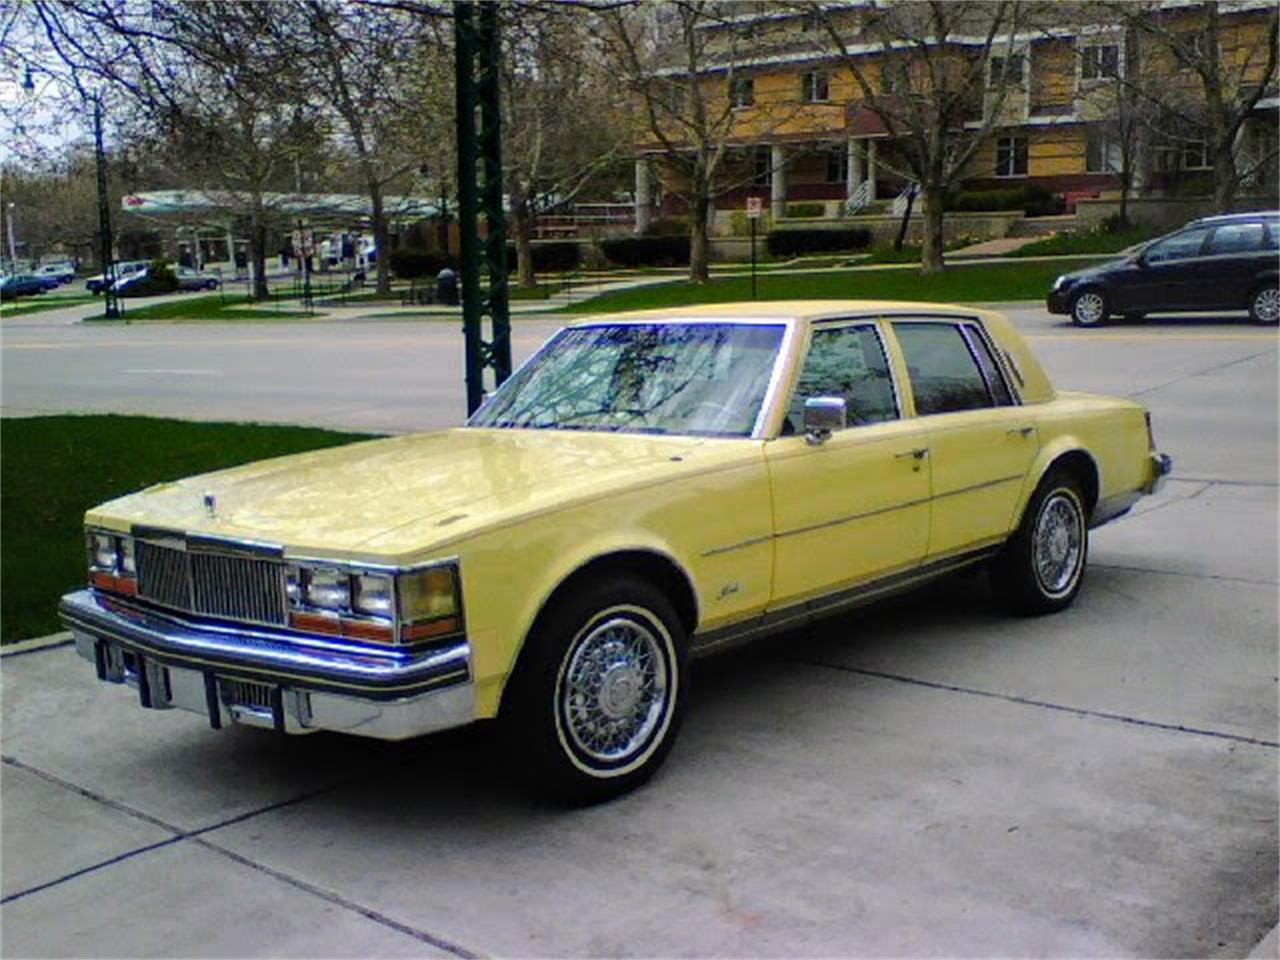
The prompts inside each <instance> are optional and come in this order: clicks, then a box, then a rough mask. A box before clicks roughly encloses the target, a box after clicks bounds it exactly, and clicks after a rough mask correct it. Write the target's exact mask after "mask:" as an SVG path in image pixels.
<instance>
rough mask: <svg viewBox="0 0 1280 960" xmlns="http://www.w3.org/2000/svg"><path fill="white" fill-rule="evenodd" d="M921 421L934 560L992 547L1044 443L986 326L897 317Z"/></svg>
mask: <svg viewBox="0 0 1280 960" xmlns="http://www.w3.org/2000/svg"><path fill="white" fill-rule="evenodd" d="M893 332H894V335H895V337H896V338H897V342H898V345H899V348H900V349H901V350H902V356H903V360H904V361H905V363H906V366H907V372H908V375H909V377H910V381H911V394H912V399H913V402H914V405H915V412H916V417H917V420H918V421H919V422H920V423H921V424H922V425H924V426H925V427H926V428H927V430H928V446H929V454H928V456H929V460H930V462H931V467H932V479H933V486H932V494H933V498H932V506H931V511H930V519H929V549H928V553H927V554H926V559H928V560H941V559H945V558H947V557H950V556H955V555H959V554H964V553H966V552H968V551H970V550H977V549H982V548H986V547H989V546H992V545H994V544H996V543H998V542H999V541H1001V540H1003V539H1004V538H1005V537H1006V536H1007V535H1008V533H1009V530H1010V529H1011V528H1012V526H1013V523H1014V510H1015V509H1016V508H1017V503H1018V497H1019V493H1020V491H1021V490H1022V486H1023V480H1024V478H1025V477H1026V474H1027V471H1028V470H1029V469H1030V467H1031V463H1032V461H1033V460H1034V458H1035V455H1036V453H1037V452H1038V451H1039V448H1040V440H1039V436H1038V435H1037V431H1036V425H1035V420H1034V419H1033V418H1032V416H1031V415H1030V413H1029V412H1028V411H1027V410H1026V409H1025V408H1024V407H1023V406H1022V405H1021V404H1020V403H1019V402H1018V398H1017V396H1016V394H1015V393H1014V392H1013V390H1012V388H1011V387H1010V385H1009V382H1008V379H1007V378H1006V376H1005V374H1004V371H1003V369H1002V368H1001V367H1000V365H999V363H998V362H997V361H996V359H995V352H994V350H993V349H992V346H991V342H990V340H989V339H988V338H987V336H986V333H985V331H984V330H983V329H982V326H981V324H979V323H978V322H977V321H976V320H974V321H967V320H964V321H958V320H953V319H950V318H938V317H919V318H911V317H904V318H895V319H894V322H893Z"/></svg>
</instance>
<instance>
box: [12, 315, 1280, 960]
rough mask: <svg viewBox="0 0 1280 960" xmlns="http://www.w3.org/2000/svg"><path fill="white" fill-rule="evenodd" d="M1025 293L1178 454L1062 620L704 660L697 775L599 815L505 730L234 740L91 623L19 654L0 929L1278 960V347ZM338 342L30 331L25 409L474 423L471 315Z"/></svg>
mask: <svg viewBox="0 0 1280 960" xmlns="http://www.w3.org/2000/svg"><path fill="white" fill-rule="evenodd" d="M1013 315H1014V318H1015V320H1016V322H1017V323H1018V324H1019V326H1020V327H1021V328H1022V329H1023V330H1024V332H1026V333H1027V334H1028V335H1029V336H1030V337H1031V338H1032V344H1033V347H1034V348H1035V349H1036V351H1037V353H1038V355H1040V356H1041V357H1042V359H1044V361H1045V362H1046V364H1047V366H1048V367H1049V369H1050V372H1051V374H1052V375H1053V376H1054V378H1055V381H1056V382H1057V383H1058V384H1059V386H1061V387H1067V388H1080V389H1089V390H1099V391H1106V392H1112V393H1120V394H1130V395H1134V396H1137V397H1139V398H1140V399H1141V400H1143V401H1144V402H1146V403H1148V404H1149V405H1150V406H1151V407H1152V409H1153V411H1154V413H1155V429H1156V435H1157V439H1158V441H1159V444H1160V446H1161V447H1162V449H1165V450H1167V451H1169V452H1171V453H1172V454H1173V455H1174V457H1175V459H1176V464H1177V466H1176V472H1175V479H1174V480H1172V481H1171V482H1170V483H1169V484H1168V486H1167V487H1166V489H1165V490H1164V491H1163V492H1162V493H1161V494H1160V496H1158V497H1156V498H1152V499H1150V500H1147V501H1144V502H1143V504H1142V505H1141V506H1140V508H1139V509H1138V510H1137V511H1135V514H1134V515H1133V516H1130V517H1128V518H1125V519H1123V520H1121V521H1119V522H1117V523H1115V524H1113V525H1110V526H1108V527H1105V528H1103V529H1101V530H1099V531H1097V532H1096V533H1095V536H1094V539H1093V544H1092V551H1091V564H1090V570H1089V573H1088V575H1087V579H1086V582H1085V587H1084V591H1083V592H1082V594H1081V596H1080V598H1079V600H1078V601H1077V603H1076V604H1075V606H1073V607H1072V608H1071V609H1070V610H1068V611H1067V612H1065V613H1063V614H1061V615H1058V616H1053V617H1045V618H1036V619H1018V618H1009V617H1006V616H1004V615H1002V614H999V613H997V612H995V611H994V610H993V609H992V606H991V604H990V602H989V598H988V596H987V595H986V591H985V586H984V584H983V582H982V581H981V580H980V579H979V580H959V581H953V582H948V583H944V584H940V585H938V586H935V587H934V588H932V589H931V590H929V591H928V592H926V593H923V594H916V595H913V596H908V597H904V598H901V599H899V600H898V601H896V602H893V603H888V604H884V605H881V606H878V607H876V608H873V609H870V610H866V611H863V612H861V613H859V614H855V615H851V616H848V617H842V618H839V619H836V620H832V621H828V622H826V623H824V624H821V625H818V626H816V627H813V628H810V629H807V630H805V631H802V632H796V633H792V634H789V635H786V636H783V637H779V638H776V639H774V640H772V641H769V642H767V643H763V644H757V645H755V646H754V647H751V648H749V649H747V650H746V651H742V652H740V653H737V654H733V655H729V656H726V657H722V658H719V659H717V660H712V661H708V662H706V663H704V664H701V665H700V667H701V669H700V670H699V671H698V674H697V677H696V680H695V688H694V699H693V701H692V703H691V709H690V711H689V715H688V718H687V720H686V724H685V728H684V730H683V732H682V735H681V740H680V743H679V744H678V747H677V749H676V750H675V752H674V753H673V755H672V757H671V759H670V761H669V763H668V765H667V767H665V768H664V770H663V771H662V772H661V773H660V774H659V776H658V777H657V778H656V779H655V780H654V781H653V783H652V784H651V785H650V786H649V787H647V788H646V789H644V790H642V791H640V792H638V793H636V794H634V795H632V796H629V797H626V798H624V799H622V800H619V801H617V802H615V803H611V804H608V805H605V806H602V807H597V808H593V809H590V810H581V811H559V810H550V809H546V808H542V807H537V806H533V805H531V804H529V803H528V802H526V801H525V800H523V799H522V798H521V797H520V795H519V794H517V793H515V792H513V790H512V788H511V787H510V785H509V784H508V783H507V782H506V779H505V777H504V775H503V771H502V769H501V765H500V764H499V763H498V762H497V761H496V756H497V755H496V754H495V753H494V752H493V749H494V745H493V744H492V743H491V742H490V736H489V734H488V732H487V731H485V730H483V729H475V730H467V731H460V732H455V733H450V734H447V735H442V736H437V737H431V738H425V739H423V740H420V741H417V742H412V743H408V744H401V745H390V744H377V743H369V742H366V741H360V740H354V739H348V738H343V737H338V736H330V735H316V736H313V737H309V738H300V739H280V738H277V737H275V736H274V735H273V734H270V733H267V732H263V731H255V730H242V729H238V730H229V731H222V732H217V733H215V732H213V731H210V730H209V729H208V728H207V726H205V725H204V724H203V723H202V722H201V720H200V719H199V718H196V717H193V716H190V715H184V714H177V713H158V712H149V711H142V710H140V709H139V708H138V707H137V705H136V702H135V700H134V699H133V695H132V694H131V692H130V691H127V690H125V689H122V688H119V687H109V686H106V685H103V684H100V683H98V682H97V681H96V679H94V677H93V670H92V667H91V666H90V665H88V664H86V663H84V662H83V661H80V660H78V659H77V658H76V657H75V655H74V653H73V652H72V650H71V649H70V648H68V647H66V646H61V647H54V648H51V649H44V650H36V651H26V652H21V653H19V654H18V655H16V656H13V655H6V656H5V657H4V659H3V660H2V661H0V684H2V689H0V709H2V710H3V723H2V725H0V776H2V777H3V785H2V786H0V791H2V793H3V798H4V802H3V804H0V818H2V821H0V843H2V845H3V846H2V850H0V853H2V854H3V856H2V857H0V953H3V954H4V955H6V956H116V955H129V956H304V955H316V956H330V955H332V956H354V955H359V956H382V955H386V956H399V955H427V956H440V955H447V956H470V955H519V956H565V955H573V956H588V955H591V956H594V955H602V956H612V955H617V956H655V955H660V956H668V955H679V956H798V955H806V956H895V957H896V956H1012V955H1018V956H1044V957H1066V956H1198V957H1215V956H1223V957H1240V956H1245V955H1248V954H1249V953H1250V951H1251V950H1254V949H1255V945H1258V944H1259V941H1262V940H1263V938H1264V937H1265V936H1266V935H1267V934H1268V932H1269V931H1270V930H1272V928H1273V927H1274V925H1275V922H1276V915H1277V872H1278V863H1277V843H1278V841H1280V838H1278V836H1277V808H1278V797H1277V780H1278V777H1280V743H1278V742H1277V741H1278V740H1280V737H1278V736H1277V723H1278V720H1277V689H1278V688H1277V677H1278V676H1280V662H1278V661H1280V657H1278V655H1277V633H1276V631H1277V617H1278V611H1277V598H1278V585H1280V570H1278V566H1280V560H1278V552H1280V548H1278V546H1277V533H1276V531H1277V523H1276V520H1277V515H1278V513H1280V504H1278V503H1277V494H1278V492H1280V476H1277V472H1278V471H1277V456H1276V450H1277V430H1278V427H1277V410H1278V409H1280V398H1278V397H1277V367H1276V357H1277V340H1276V336H1275V333H1274V331H1264V330H1259V329H1258V328H1253V327H1249V326H1247V325H1243V324H1236V323H1230V322H1213V323H1209V322H1194V321H1180V322H1174V323H1153V324H1149V325H1142V326H1125V325H1121V326H1116V327H1111V328H1107V329H1105V330H1100V331H1077V330H1074V329H1072V328H1071V327H1069V326H1065V325H1063V324H1061V323H1060V321H1059V320H1058V319H1057V318H1049V317H1047V316H1045V315H1044V314H1043V313H1042V312H1041V311H1036V310H1028V309H1024V310H1018V311H1013ZM551 326H552V324H549V323H546V324H544V323H543V322H541V321H522V322H521V323H520V324H518V325H517V334H518V337H519V339H518V346H517V352H527V350H529V349H532V346H533V344H534V343H536V342H537V341H538V340H540V339H541V336H542V335H543V334H545V333H546V332H547V330H549V329H550V327H551ZM306 332H307V334H308V335H311V334H314V335H315V338H316V339H307V338H306V337H304V338H298V337H296V336H294V335H293V332H292V331H289V330H286V329H284V328H283V327H282V326H258V325H255V326H254V327H253V328H251V329H243V328H233V327H230V326H227V327H220V328H214V329H212V330H211V329H209V328H208V327H203V326H202V327H200V328H191V327H186V328H162V327H151V328H145V329H144V328H134V327H129V328H114V329H113V330H102V329H93V330H85V329H84V328H68V329H67V330H66V333H65V336H62V335H59V334H48V333H47V332H39V331H33V332H31V333H30V334H29V335H25V336H23V337H16V336H12V335H10V333H9V332H8V330H7V328H6V335H5V338H4V343H3V345H0V359H2V360H3V364H4V366H3V384H2V390H3V400H4V407H5V410H6V412H7V411H9V410H10V409H11V408H14V409H31V408H50V407H53V406H54V405H55V404H57V403H58V402H59V399H61V400H62V401H63V402H65V403H68V404H74V405H77V406H79V405H82V404H90V403H92V404H94V405H100V408H106V409H109V408H110V405H111V404H120V403H123V402H125V401H131V402H136V403H137V404H138V406H139V407H145V408H147V412H156V413H174V412H188V415H203V416H209V417H216V416H228V415H233V416H234V415H243V414H242V413H241V411H253V410H256V411H258V412H259V413H258V416H260V417H262V418H270V419H301V420H306V421H308V422H321V423H329V424H332V425H338V426H347V427H351V426H353V425H355V424H358V423H364V424H370V423H374V422H380V423H386V424H405V427H404V428H409V427H412V426H427V425H433V424H434V423H436V422H440V421H443V422H449V420H448V419H447V417H449V416H453V417H454V418H455V419H456V416H457V414H456V413H453V414H451V413H450V410H452V408H451V407H448V406H447V405H446V404H445V403H444V398H445V397H446V396H447V395H455V394H456V392H457V384H456V382H455V378H456V372H455V371H456V370H457V367H456V366H452V365H453V364H455V363H456V360H457V356H456V355H455V343H454V340H453V339H452V338H457V331H456V329H454V328H453V326H452V325H446V324H417V325H409V324H378V323H372V324H366V325H361V326H360V327H359V328H358V329H356V330H348V329H347V328H345V327H342V326H340V325H331V326H329V327H328V328H326V329H325V330H324V331H311V330H308V331H306ZM456 349H457V350H459V351H460V345H458V346H457V347H456ZM201 366H203V368H205V369H209V370H214V369H216V370H218V371H220V372H221V376H211V375H197V374H193V373H191V372H189V371H191V370H195V369H199V368H200V367H201ZM148 369H150V370H155V371H162V370H168V371H170V372H169V373H162V372H154V373H140V372H138V371H142V370H148ZM183 370H187V371H188V372H187V373H182V372H181V371H183ZM131 371H132V372H131ZM48 381H54V382H56V383H59V384H61V385H62V386H61V391H62V392H61V393H60V392H59V391H58V390H56V389H46V387H45V386H44V384H45V383H47V382H48ZM437 381H438V382H437ZM248 415H250V416H252V415H253V414H252V413H249V414H248ZM1258 949H1261V950H1263V951H1264V953H1265V951H1266V950H1267V949H1268V948H1267V947H1265V946H1261V947H1258ZM1270 955H1272V956H1274V955H1275V953H1274V949H1273V948H1272V949H1271V954H1270Z"/></svg>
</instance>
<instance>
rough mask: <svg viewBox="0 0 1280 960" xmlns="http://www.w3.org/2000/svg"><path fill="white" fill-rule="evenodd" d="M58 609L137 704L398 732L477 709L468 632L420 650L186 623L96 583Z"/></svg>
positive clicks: (217, 723) (215, 722)
mask: <svg viewBox="0 0 1280 960" xmlns="http://www.w3.org/2000/svg"><path fill="white" fill-rule="evenodd" d="M58 613H59V616H60V617H61V618H62V621H63V622H64V623H65V624H66V626H67V628H68V629H69V630H70V631H71V632H72V635H73V636H74V637H75V644H76V650H77V652H78V653H79V654H80V655H81V656H82V657H84V658H85V659H86V660H88V661H89V662H91V663H93V664H94V666H95V668H96V669H97V672H98V678H99V679H100V680H104V681H107V682H109V683H123V684H128V685H129V686H131V687H133V688H135V689H136V690H137V691H138V699H139V701H140V703H141V704H142V706H144V707H149V708H151V709H156V710H168V709H172V708H177V709H182V710H190V711H192V712H194V713H199V714H203V715H204V716H206V717H208V718H209V723H210V725H212V726H213V727H214V728H215V729H218V728H220V727H222V725H223V724H226V723H240V724H246V725H248V726H257V727H270V728H274V729H276V730H279V731H281V732H283V733H311V732H314V731H316V730H336V731H341V732H343V733H351V734H356V735H359V736H365V737H376V738H378V739H382V740H404V739H407V738H409V737H416V736H419V735H420V734H424V733H430V732H432V731H434V730H443V729H446V728H448V727H457V726H462V725H464V724H467V723H470V722H471V721H472V720H473V719H474V716H475V709H474V685H473V683H472V678H471V647H470V645H469V644H468V642H467V641H466V640H465V639H461V640H458V641H457V642H454V643H451V644H449V645H447V646H445V647H442V648H434V649H431V650H427V651H417V652H414V651H402V650H393V649H387V650H382V649H375V648H372V647H369V646H359V647H357V646H354V645H350V644H337V643H332V642H328V641H323V640H314V641H312V640H307V639H300V638H294V637H291V636H286V635H284V634H282V633H279V632H276V631H271V630H266V629H258V628H253V627H243V626H234V625H227V626H220V625H219V626H215V625H209V624H192V623H189V622H187V621H185V620H182V619H180V618H178V617H173V616H169V615H166V614H161V613H158V612H156V611H152V610H148V609H143V608H141V607H138V606H134V605H132V604H129V603H126V602H123V601H118V600H115V599H114V598H108V597H104V596H101V595H99V594H98V593H96V592H94V591H92V590H79V591H76V592H75V593H69V594H67V595H66V596H65V597H63V598H62V602H61V603H60V604H59V607H58Z"/></svg>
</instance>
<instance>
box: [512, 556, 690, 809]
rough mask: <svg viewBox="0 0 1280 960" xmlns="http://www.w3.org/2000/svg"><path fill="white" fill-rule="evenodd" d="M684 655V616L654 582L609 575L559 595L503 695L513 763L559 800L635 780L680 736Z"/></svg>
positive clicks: (622, 788)
mask: <svg viewBox="0 0 1280 960" xmlns="http://www.w3.org/2000/svg"><path fill="white" fill-rule="evenodd" d="M687 662H688V660H687V653H686V643H685V630H684V627H683V625H682V624H681V622H680V618H679V617H678V616H677V615H676V612H675V610H674V609H673V608H672V606H671V603H670V602H669V601H668V600H667V598H666V597H665V596H663V594H662V593H661V592H660V591H658V590H657V589H655V588H654V587H653V586H651V585H650V584H648V583H645V582H643V581H638V580H631V579H626V578H610V579H608V580H601V581H598V582H596V583H594V584H591V585H589V586H587V587H586V588H584V589H581V590H578V591H575V593H574V594H573V595H572V596H571V597H566V598H565V599H564V600H562V601H558V602H557V606H556V607H554V608H553V609H551V610H550V611H548V613H547V614H546V615H545V616H544V617H543V619H542V622H540V623H539V625H538V626H537V627H536V628H535V630H534V631H533V632H532V633H531V634H530V636H529V637H528V639H527V640H526V649H525V650H524V651H523V652H522V653H521V656H520V659H519V662H518V663H517V665H516V671H515V674H514V675H513V677H512V678H511V680H510V684H511V686H510V688H509V690H508V692H507V695H506V697H505V698H504V702H503V707H502V718H501V719H502V721H503V726H504V728H505V733H506V737H507V740H508V743H509V745H510V747H511V756H512V760H513V762H514V765H515V769H516V772H517V773H518V774H519V775H520V776H521V778H522V779H523V780H524V781H525V783H526V784H527V785H528V786H529V787H530V788H532V790H533V791H534V792H535V793H537V794H540V795H542V796H544V797H547V798H549V799H552V800H556V801H559V802H568V803H596V802H599V801H602V800H607V799H609V798H611V797H615V796H618V795H619V794H622V793H626V792H627V791H629V790H632V789H634V788H635V787H638V786H639V785H640V784H642V783H644V782H645V781H646V780H648V779H649V778H650V777H651V776H652V775H653V773H654V771H656V770H657V769H658V767H659V766H661V764H662V762H663V760H665V759H666V755H667V753H668V752H669V751H670V750H671V746H672V744H673V743H674V741H675V738H676V733H677V732H678V730H679V727H680V720H681V716H682V714H683V709H684V698H685V693H686V689H685V688H686V686H687V682H686V673H687Z"/></svg>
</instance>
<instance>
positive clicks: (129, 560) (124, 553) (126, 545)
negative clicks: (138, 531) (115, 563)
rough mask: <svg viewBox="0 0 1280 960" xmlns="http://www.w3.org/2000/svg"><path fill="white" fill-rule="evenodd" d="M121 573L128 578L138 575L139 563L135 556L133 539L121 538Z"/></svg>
mask: <svg viewBox="0 0 1280 960" xmlns="http://www.w3.org/2000/svg"><path fill="white" fill-rule="evenodd" d="M120 572H121V573H122V574H124V575H125V576H127V577H136V576H137V575H138V562H137V560H136V558H135V557H134V555H133V537H121V538H120Z"/></svg>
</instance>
